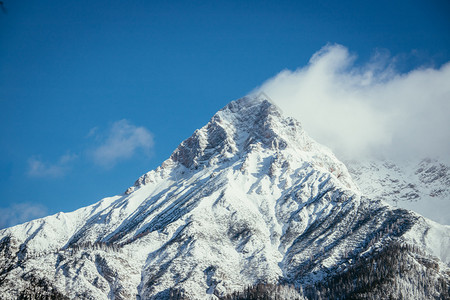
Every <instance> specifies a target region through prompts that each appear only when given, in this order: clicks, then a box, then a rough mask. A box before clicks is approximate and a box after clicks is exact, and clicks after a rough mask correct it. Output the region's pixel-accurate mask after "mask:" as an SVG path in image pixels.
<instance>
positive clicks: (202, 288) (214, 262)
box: [0, 97, 450, 299]
mask: <svg viewBox="0 0 450 300" xmlns="http://www.w3.org/2000/svg"><path fill="white" fill-rule="evenodd" d="M318 117H320V116H318ZM62 199H63V195H62ZM449 249H450V227H449V226H444V225H440V224H438V223H435V222H433V221H430V220H428V219H426V218H424V217H422V216H420V215H418V214H416V213H413V212H411V211H407V210H404V209H399V208H394V207H392V206H390V205H388V204H387V203H385V202H383V201H380V200H372V199H370V198H367V197H365V196H363V195H362V194H361V193H360V191H359V188H358V187H357V185H356V184H355V183H354V182H353V180H352V178H351V176H350V174H349V172H348V170H347V168H346V166H345V165H344V164H343V163H342V162H340V161H339V160H337V159H336V157H335V156H334V155H333V153H331V151H330V150H329V149H327V148H326V147H324V146H322V145H320V144H318V143H316V142H315V141H314V140H312V139H311V138H310V137H309V136H308V135H307V134H306V133H305V132H304V130H303V129H302V127H301V125H300V123H299V122H297V121H296V120H294V119H291V118H285V117H284V116H283V115H282V114H281V112H280V111H279V109H278V108H277V107H276V106H275V105H274V104H272V103H270V102H269V101H267V100H265V99H263V98H258V97H256V98H254V97H245V98H242V99H239V100H237V101H233V102H231V103H230V104H228V105H227V106H225V107H224V108H223V109H221V110H220V111H219V112H217V113H216V114H215V115H214V116H213V117H212V118H211V120H210V121H209V122H208V124H207V125H205V126H204V127H202V128H201V129H199V130H196V131H195V132H194V134H193V135H192V136H191V137H189V138H188V139H186V140H185V141H183V142H182V143H181V144H180V145H179V146H178V148H177V149H176V150H175V151H174V152H173V153H172V155H171V156H170V158H169V159H167V160H166V161H164V162H163V163H162V165H161V166H160V167H158V168H157V169H156V170H153V171H150V172H148V173H146V174H144V175H142V176H141V177H140V178H139V179H138V180H137V181H136V182H135V184H134V185H133V186H132V187H130V188H129V189H128V190H127V191H126V192H125V193H124V194H122V195H117V196H114V197H110V198H105V199H103V200H101V201H99V202H98V203H95V204H93V205H91V206H88V207H85V208H81V209H79V210H76V211H74V212H71V213H58V214H56V215H53V216H49V217H46V218H42V219H38V220H34V221H31V222H28V223H25V224H22V225H18V226H14V227H11V228H7V229H4V230H1V231H0V253H1V261H0V295H2V299H248V298H250V297H256V296H260V297H262V295H265V296H266V297H267V298H270V299H275V298H277V299H321V298H324V299H326V298H341V299H342V298H361V299H362V298H364V299H375V298H377V299H379V298H381V299H385V298H389V297H393V298H396V299H397V298H400V297H407V298H409V299H437V298H441V299H445V298H448V297H449V286H450V283H449V276H450V268H449V263H450V251H449ZM267 298H266V299H267ZM260 299H262V298H260Z"/></svg>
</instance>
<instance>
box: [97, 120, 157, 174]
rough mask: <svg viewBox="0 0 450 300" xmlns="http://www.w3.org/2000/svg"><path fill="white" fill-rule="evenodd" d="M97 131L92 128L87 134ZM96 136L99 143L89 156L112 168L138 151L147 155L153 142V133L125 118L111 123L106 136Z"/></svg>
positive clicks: (101, 164)
mask: <svg viewBox="0 0 450 300" xmlns="http://www.w3.org/2000/svg"><path fill="white" fill-rule="evenodd" d="M97 132H98V130H97V129H93V130H91V131H90V134H89V135H90V136H92V135H96V134H97ZM97 137H98V139H99V140H100V141H101V143H100V145H98V146H97V147H96V148H95V149H93V150H92V151H91V157H92V159H93V160H94V162H95V163H96V164H98V165H100V166H102V167H105V168H112V167H113V166H114V165H115V164H116V163H117V162H119V161H121V160H125V159H129V158H131V157H132V156H133V155H134V154H136V153H137V152H138V151H142V152H143V153H144V154H146V155H149V154H150V150H151V149H152V147H153V144H154V143H153V135H152V134H151V133H150V132H149V131H148V130H147V129H146V128H144V127H138V126H135V125H133V124H131V123H130V122H129V121H127V120H125V119H124V120H120V121H117V122H115V123H113V124H112V126H111V127H110V128H109V131H108V133H107V134H106V136H103V137H102V136H97Z"/></svg>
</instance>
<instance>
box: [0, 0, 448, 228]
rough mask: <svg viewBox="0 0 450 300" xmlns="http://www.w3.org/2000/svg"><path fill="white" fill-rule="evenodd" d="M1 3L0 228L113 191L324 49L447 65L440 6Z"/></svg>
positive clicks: (362, 58)
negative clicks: (213, 119)
mask: <svg viewBox="0 0 450 300" xmlns="http://www.w3.org/2000/svg"><path fill="white" fill-rule="evenodd" d="M4 5H5V7H6V9H7V14H0V116H1V118H0V142H1V144H0V146H1V148H0V212H1V214H2V216H3V220H2V221H0V227H4V226H10V225H14V224H16V223H19V222H23V221H26V220H29V219H31V218H34V217H38V216H43V215H46V214H53V213H56V212H59V211H66V212H67V211H72V210H75V209H77V208H80V207H82V206H86V205H89V204H92V203H94V202H96V201H98V200H100V199H101V198H102V197H106V196H111V195H115V194H118V193H122V192H123V191H124V190H126V188H127V187H128V186H130V185H132V184H133V183H134V181H135V180H136V179H137V178H138V177H139V176H140V175H141V174H143V173H145V172H147V171H149V170H152V169H154V168H155V167H157V166H158V165H160V164H161V162H162V161H163V160H165V159H166V158H168V157H169V155H170V154H171V152H172V151H173V150H174V149H175V148H176V146H177V145H178V144H179V143H180V142H181V141H182V140H184V139H185V138H187V137H189V136H190V135H191V134H192V132H193V131H194V130H195V129H197V128H199V127H201V126H203V125H204V124H205V123H206V122H207V121H208V120H209V118H210V117H211V116H212V115H213V114H214V113H215V112H216V111H217V110H219V109H220V108H222V107H223V106H224V105H226V104H227V103H228V102H229V101H231V100H234V99H237V98H239V97H242V96H244V95H246V94H247V93H249V92H250V91H252V90H253V89H255V88H256V87H258V86H260V85H261V84H263V83H264V82H265V81H266V80H268V79H269V78H272V77H274V76H275V75H277V74H278V73H279V72H280V71H282V70H285V69H288V70H297V69H298V68H304V67H305V66H307V65H308V64H309V63H310V58H311V57H312V56H313V55H314V53H317V51H319V50H320V49H322V48H323V47H325V46H326V45H334V44H335V43H336V44H340V45H343V46H344V47H346V49H348V52H349V54H348V55H350V56H352V57H353V56H355V57H356V56H357V59H356V60H355V61H353V62H352V64H351V68H353V69H359V67H360V66H367V65H368V64H370V62H372V61H373V58H374V57H380V56H382V57H384V58H385V60H388V61H389V62H390V63H389V65H392V64H395V74H396V75H399V74H400V75H401V74H406V73H407V72H411V70H417V69H423V68H433V69H436V70H439V68H441V67H442V66H443V65H444V64H445V63H447V62H448V61H449V60H450V18H448V16H449V15H450V4H449V2H448V1H445V0H440V1H438V0H431V1H392V0H391V1H171V2H168V1H46V0H41V1H8V0H5V1H4ZM333 51H334V50H333ZM333 51H331V52H332V53H335V52H333ZM387 69H390V68H386V67H384V69H383V70H384V71H386V70H387ZM273 93H275V91H274V92H273ZM313 137H314V136H313Z"/></svg>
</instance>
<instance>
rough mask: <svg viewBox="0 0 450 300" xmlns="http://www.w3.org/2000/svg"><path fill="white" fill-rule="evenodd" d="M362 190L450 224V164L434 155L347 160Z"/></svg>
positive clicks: (442, 222)
mask: <svg viewBox="0 0 450 300" xmlns="http://www.w3.org/2000/svg"><path fill="white" fill-rule="evenodd" d="M346 166H347V167H348V169H349V172H350V174H351V175H352V177H353V179H354V180H355V182H356V183H357V184H358V186H359V187H360V189H361V192H362V193H363V194H365V195H367V196H368V197H369V198H371V199H381V200H383V201H386V202H388V203H389V204H391V205H393V206H397V207H401V208H406V209H410V210H413V211H415V212H418V213H420V214H421V215H423V216H425V217H428V218H430V219H432V220H434V221H437V222H438V223H441V224H446V225H450V214H449V213H448V212H449V211H450V166H448V165H447V164H445V163H443V162H441V161H438V160H436V159H422V160H406V161H396V162H392V161H386V160H384V161H383V160H371V161H350V162H346Z"/></svg>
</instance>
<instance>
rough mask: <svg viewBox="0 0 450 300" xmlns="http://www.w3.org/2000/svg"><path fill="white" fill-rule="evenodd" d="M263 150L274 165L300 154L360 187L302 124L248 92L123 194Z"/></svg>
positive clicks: (262, 98)
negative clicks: (274, 159) (271, 154)
mask: <svg viewBox="0 0 450 300" xmlns="http://www.w3.org/2000/svg"><path fill="white" fill-rule="evenodd" d="M264 151H273V152H275V153H277V158H278V160H277V163H278V164H283V163H284V164H285V165H286V164H289V157H294V156H295V157H297V158H301V159H303V161H305V162H307V163H308V164H309V163H311V164H312V165H314V166H315V167H318V168H324V169H325V170H326V171H327V172H330V173H332V174H334V175H335V176H336V177H337V178H338V179H339V181H340V182H341V183H343V184H344V185H345V186H346V187H350V188H352V189H354V190H355V191H357V190H358V188H357V187H356V185H355V184H354V183H353V182H352V180H351V178H350V175H349V174H348V171H347V169H346V167H345V166H344V164H342V163H341V162H340V161H339V160H338V159H337V158H336V157H335V156H334V154H333V153H332V152H331V151H330V150H329V149H328V148H327V147H324V146H322V145H320V144H318V143H316V142H315V141H314V140H313V139H311V138H310V137H309V136H308V134H307V133H306V132H305V131H304V130H303V129H302V126H301V124H300V122H298V121H297V120H295V119H293V118H290V117H285V116H283V114H282V112H281V111H280V109H279V108H278V107H277V106H276V105H275V104H273V103H271V101H269V100H267V99H266V98H265V97H264V96H246V97H243V98H241V99H238V100H235V101H232V102H230V103H229V104H228V105H226V106H225V107H224V108H222V109H221V110H219V111H218V112H217V113H216V114H215V115H214V116H213V117H212V118H211V119H210V121H209V122H208V123H207V124H206V125H205V126H203V127H202V128H200V129H198V130H196V131H195V132H194V133H193V134H192V136H190V137H189V138H188V139H186V140H184V141H183V142H182V143H181V144H180V145H179V146H178V147H177V149H176V150H175V151H174V152H173V153H172V155H171V156H170V158H169V159H168V160H166V161H165V162H164V163H163V164H162V165H161V167H159V168H157V169H156V170H154V171H151V172H149V173H146V174H144V175H143V176H141V177H140V178H139V179H138V180H137V181H136V182H135V185H134V187H131V188H129V189H128V190H127V193H131V192H133V191H134V190H135V189H136V188H139V187H141V186H142V185H145V184H147V183H149V182H155V180H157V178H168V177H176V178H177V177H178V174H177V172H183V173H185V172H195V170H199V169H204V168H211V170H212V169H214V168H215V167H216V166H218V165H221V164H223V163H228V164H231V163H233V162H235V161H237V160H243V166H242V168H241V170H243V169H244V168H245V167H246V166H247V165H248V164H249V163H248V161H249V156H251V155H252V154H253V153H255V152H264ZM181 169H182V171H180V170H181Z"/></svg>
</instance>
